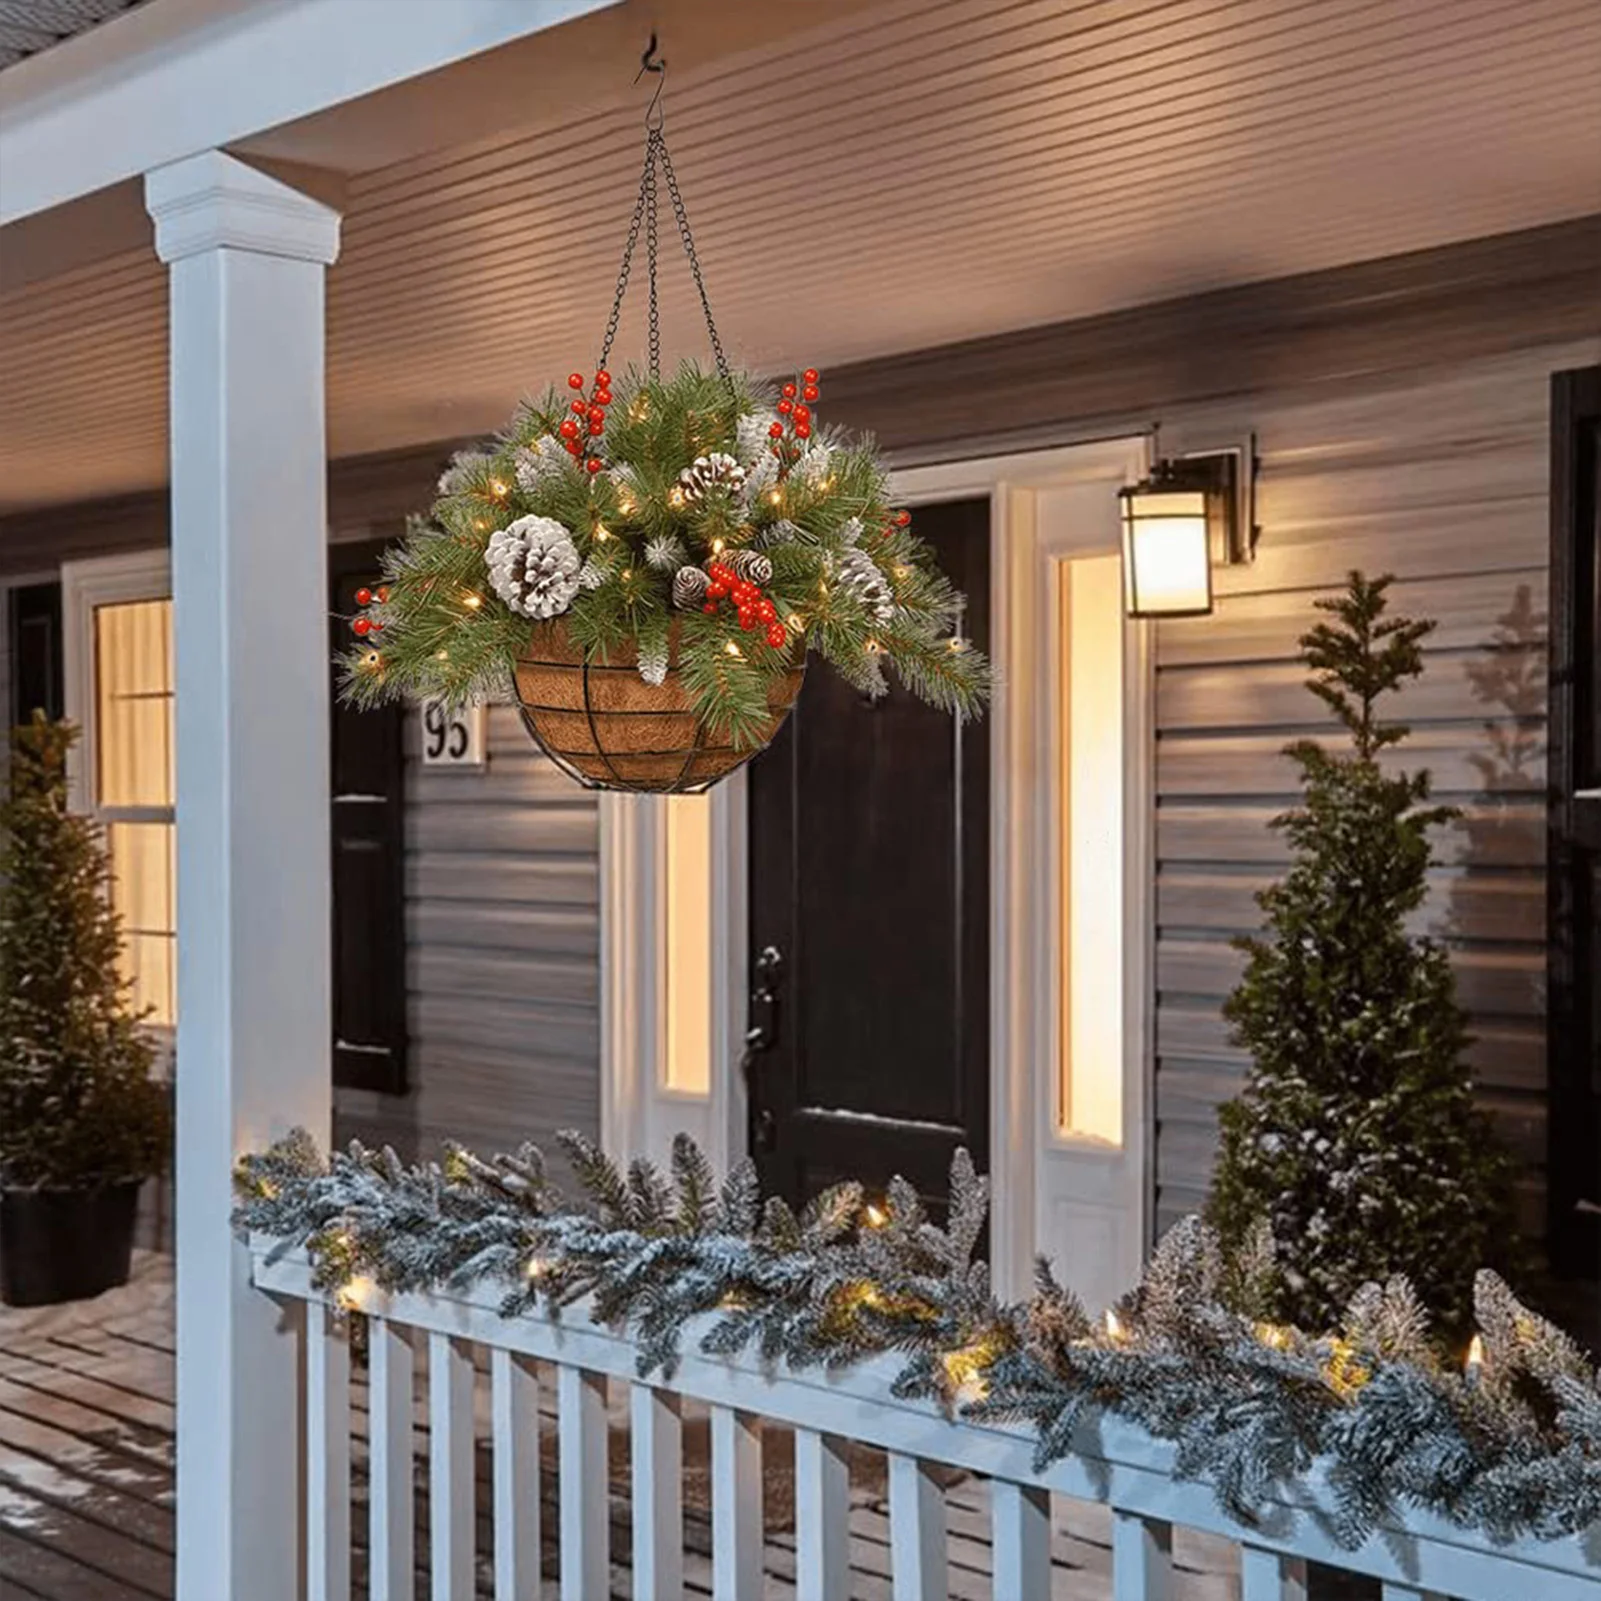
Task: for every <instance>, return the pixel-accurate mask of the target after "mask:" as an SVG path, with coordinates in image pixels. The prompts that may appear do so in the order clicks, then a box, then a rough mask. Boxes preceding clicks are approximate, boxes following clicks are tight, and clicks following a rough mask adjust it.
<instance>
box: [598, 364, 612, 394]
mask: <svg viewBox="0 0 1601 1601" xmlns="http://www.w3.org/2000/svg"><path fill="white" fill-rule="evenodd" d="M610 386H611V374H610V373H609V372H607V371H606V369H605V368H604V367H600V368H597V369H596V372H595V387H596V388H597V389H607V388H610Z"/></svg>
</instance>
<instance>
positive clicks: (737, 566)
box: [723, 550, 773, 584]
mask: <svg viewBox="0 0 1601 1601" xmlns="http://www.w3.org/2000/svg"><path fill="white" fill-rule="evenodd" d="M723 565H724V566H725V567H726V568H727V569H728V570H729V571H730V572H731V573H734V574H736V575H737V576H738V577H740V578H743V579H744V580H745V582H746V583H747V584H770V583H771V582H772V581H773V564H772V561H771V560H770V559H769V558H768V557H766V556H764V555H763V554H762V553H761V552H760V551H759V550H730V551H725V552H724V553H723Z"/></svg>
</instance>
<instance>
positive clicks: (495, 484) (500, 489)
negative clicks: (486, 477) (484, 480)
mask: <svg viewBox="0 0 1601 1601" xmlns="http://www.w3.org/2000/svg"><path fill="white" fill-rule="evenodd" d="M489 492H490V493H491V494H492V495H494V496H495V498H496V499H497V500H499V499H502V498H504V496H505V495H506V493H507V490H506V486H505V485H504V484H503V483H501V481H500V480H499V479H498V478H492V479H491V480H490V481H489Z"/></svg>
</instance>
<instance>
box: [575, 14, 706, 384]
mask: <svg viewBox="0 0 1601 1601" xmlns="http://www.w3.org/2000/svg"><path fill="white" fill-rule="evenodd" d="M655 53H656V36H655V34H652V35H651V40H650V47H649V49H648V50H647V51H646V52H645V58H644V64H643V65H642V66H641V68H640V71H641V74H643V73H645V72H647V71H648V72H654V73H657V74H658V75H659V76H658V79H657V84H656V93H655V95H654V96H653V97H652V99H651V102H650V109H649V110H648V111H647V112H646V113H645V129H646V132H645V165H644V169H643V171H641V173H640V175H639V196H638V198H637V199H636V200H635V202H634V215H633V218H632V220H631V221H630V222H629V224H628V238H627V241H626V242H625V243H624V245H623V260H622V266H621V267H620V268H619V269H618V273H617V293H616V295H615V296H614V297H613V299H612V307H611V316H610V317H608V318H607V319H606V337H605V339H604V340H603V341H602V343H601V347H600V360H599V361H598V362H597V363H596V367H597V370H600V369H604V368H605V366H606V363H607V361H608V360H609V359H610V356H611V352H612V345H613V343H614V342H615V341H616V338H617V325H618V321H619V319H620V318H621V316H622V310H623V297H624V296H625V295H626V294H627V293H628V278H629V274H630V272H631V271H632V269H633V262H634V250H635V248H636V247H637V245H638V243H639V228H640V224H641V222H643V223H644V226H645V270H646V277H647V280H648V285H647V287H648V294H649V308H648V313H649V338H650V345H649V350H650V375H651V377H652V378H654V379H660V377H661V351H662V334H661V306H660V302H659V299H658V295H657V287H656V267H657V260H658V243H659V240H658V235H657V227H656V164H657V162H660V163H661V169H662V175H663V176H664V177H665V178H666V180H667V193H668V196H669V197H670V198H671V200H672V204H673V216H674V218H675V219H676V220H677V223H678V236H679V238H680V239H681V240H682V241H683V245H684V254H685V255H686V256H687V257H688V258H689V270H690V273H691V275H692V276H693V277H694V280H695V292H696V293H697V294H698V295H699V296H700V309H701V313H702V315H703V316H704V317H705V319H706V333H707V335H708V336H709V337H710V339H711V344H712V355H713V356H714V357H715V359H716V362H717V373H718V376H719V377H720V378H722V380H723V381H724V382H725V383H727V384H728V385H729V386H730V388H732V386H733V379H732V378H731V376H730V375H729V370H728V358H727V356H726V355H724V353H723V342H722V340H721V339H720V338H719V337H718V335H717V324H716V323H715V322H714V321H713V320H712V307H711V301H710V299H709V298H708V296H707V294H706V280H705V279H704V278H703V277H702V276H701V270H700V258H699V257H698V256H697V255H696V254H695V240H694V237H693V235H691V233H690V231H689V213H688V212H687V211H686V210H685V209H684V197H683V196H682V195H681V194H680V193H679V190H678V175H677V173H675V172H674V171H673V158H672V157H671V156H670V155H669V154H668V153H667V136H666V134H665V133H663V131H662V111H661V92H662V85H663V81H664V79H665V73H666V68H667V63H666V62H665V61H660V62H656V61H654V59H653V58H654V57H655Z"/></svg>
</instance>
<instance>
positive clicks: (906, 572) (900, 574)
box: [895, 561, 912, 578]
mask: <svg viewBox="0 0 1601 1601" xmlns="http://www.w3.org/2000/svg"><path fill="white" fill-rule="evenodd" d="M911 572H912V569H911V568H910V567H908V566H907V565H906V563H905V562H903V561H901V562H896V564H895V576H896V577H897V578H909V577H910V576H911Z"/></svg>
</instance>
